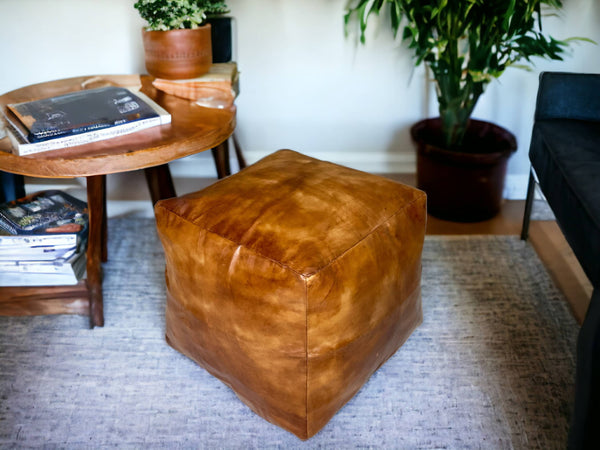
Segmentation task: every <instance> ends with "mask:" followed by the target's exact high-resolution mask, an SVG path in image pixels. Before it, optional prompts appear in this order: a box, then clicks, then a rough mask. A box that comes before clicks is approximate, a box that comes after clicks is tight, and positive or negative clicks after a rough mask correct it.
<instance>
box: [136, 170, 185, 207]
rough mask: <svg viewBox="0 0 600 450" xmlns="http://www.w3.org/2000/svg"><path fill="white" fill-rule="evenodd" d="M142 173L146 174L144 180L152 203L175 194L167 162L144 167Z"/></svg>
mask: <svg viewBox="0 0 600 450" xmlns="http://www.w3.org/2000/svg"><path fill="white" fill-rule="evenodd" d="M144 173H145V174H146V182H147V183H148V189H149V190H150V197H151V198H152V204H153V205H154V204H155V203H156V202H157V201H159V200H162V199H164V198H171V197H175V196H176V195H177V194H176V193H175V185H174V184H173V178H172V177H171V171H170V170H169V165H168V164H163V165H162V166H155V167H148V168H146V169H144Z"/></svg>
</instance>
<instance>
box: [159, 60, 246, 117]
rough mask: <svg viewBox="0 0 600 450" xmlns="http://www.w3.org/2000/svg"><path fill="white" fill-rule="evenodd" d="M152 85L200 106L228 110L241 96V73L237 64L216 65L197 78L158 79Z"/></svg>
mask: <svg viewBox="0 0 600 450" xmlns="http://www.w3.org/2000/svg"><path fill="white" fill-rule="evenodd" d="M152 85H153V86H154V87H155V88H156V89H158V90H161V91H163V92H166V93H167V94H170V95H175V96H177V97H181V98H185V99H188V100H193V101H195V102H196V103H197V104H199V105H200V106H205V107H209V108H228V107H230V106H231V105H233V102H234V100H235V98H236V97H237V96H238V95H239V92H240V85H239V72H238V69H237V64H236V63H235V62H228V63H215V64H213V65H212V66H211V67H210V70H209V71H208V73H206V74H204V75H201V76H199V77H197V78H191V79H184V80H166V79H162V78H156V79H155V80H154V81H153V82H152Z"/></svg>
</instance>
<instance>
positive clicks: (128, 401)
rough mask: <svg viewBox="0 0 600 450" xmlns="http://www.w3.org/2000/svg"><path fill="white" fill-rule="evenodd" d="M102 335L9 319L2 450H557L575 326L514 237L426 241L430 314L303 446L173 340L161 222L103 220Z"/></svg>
mask: <svg viewBox="0 0 600 450" xmlns="http://www.w3.org/2000/svg"><path fill="white" fill-rule="evenodd" d="M104 277H105V278H104V296H105V318H106V326H105V327H104V328H97V329H94V330H89V329H88V328H87V324H88V319H87V317H79V316H45V317H0V361H1V365H0V446H10V447H31V446H46V447H61V448H65V447H67V448H81V447H104V446H111V447H113V446H114V447H119V448H140V447H150V448H161V447H162V448H190V447H192V448H286V449H287V448H314V447H319V448H322V447H325V448H349V447H377V448H543V449H551V448H564V447H565V443H566V436H567V430H568V422H569V414H570V407H571V397H572V391H573V379H574V367H575V355H574V349H575V341H576V333H577V331H578V327H577V325H576V323H575V320H574V319H573V318H572V317H571V314H570V312H569V309H568V306H567V305H566V303H565V301H564V300H563V297H562V295H561V294H560V292H559V291H558V290H557V288H556V287H555V286H554V285H553V284H552V281H551V280H550V277H549V275H548V273H547V272H546V270H545V269H544V267H543V266H542V264H541V262H540V261H539V259H538V257H537V255H536V254H535V252H534V250H533V249H532V248H531V246H530V245H529V244H527V243H524V242H522V241H519V240H518V238H517V237H505V236H485V237H428V238H427V240H426V244H425V249H424V253H423V278H422V286H423V289H422V295H423V309H424V315H425V319H424V322H423V324H422V325H421V326H420V327H419V328H418V329H417V330H416V332H415V333H414V334H413V335H412V336H411V337H410V338H409V340H408V341H407V343H406V344H405V345H404V346H403V347H402V348H401V349H400V350H399V351H398V352H397V353H396V354H395V355H394V356H393V357H392V358H391V359H390V360H389V361H388V362H387V363H386V364H385V365H384V366H383V367H382V368H381V369H380V370H379V371H378V372H376V373H375V374H374V375H373V376H372V377H371V379H370V380H369V382H368V383H367V384H366V385H365V386H364V387H363V388H362V389H361V391H360V392H359V393H358V394H357V395H356V396H355V397H354V398H353V399H352V400H351V401H350V402H349V403H348V404H347V405H346V406H345V407H344V408H342V410H341V411H339V412H338V414H337V415H336V416H335V417H334V418H333V419H332V420H331V421H330V422H329V424H328V425H327V426H326V427H325V428H324V429H323V430H322V431H321V432H319V433H318V434H317V435H316V436H315V437H313V438H312V439H310V440H309V441H307V442H302V441H300V440H298V439H297V438H296V437H295V436H293V435H291V434H289V433H287V432H286V431H283V430H281V429H280V428H278V427H275V426H273V425H271V424H269V423H268V422H265V421H264V420H263V419H261V418H260V417H258V416H257V415H255V414H254V413H252V412H251V411H250V410H249V409H248V408H247V407H246V406H245V405H243V404H242V403H241V402H240V401H239V400H238V399H237V397H236V396H235V395H234V394H233V392H232V391H231V390H230V389H229V388H227V387H226V386H225V385H223V384H222V383H221V382H220V381H218V380H216V379H215V378H213V377H212V376H210V375H208V374H207V373H206V372H205V371H204V370H203V369H201V368H199V367H198V366H196V365H195V364H194V363H193V362H192V361H191V360H189V359H187V358H185V357H184V356H182V355H180V354H179V353H177V352H176V351H174V350H173V349H171V348H170V347H169V346H168V345H167V344H166V343H165V340H164V318H163V314H164V304H165V287H164V259H163V253H162V249H161V247H160V243H159V242H158V240H157V237H156V232H155V228H154V221H153V220H152V219H113V220H111V221H109V262H108V263H107V264H105V266H104Z"/></svg>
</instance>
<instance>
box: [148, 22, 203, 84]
mask: <svg viewBox="0 0 600 450" xmlns="http://www.w3.org/2000/svg"><path fill="white" fill-rule="evenodd" d="M142 38H143V41H144V52H145V57H146V69H147V70H148V73H149V74H150V75H152V76H154V77H156V78H166V79H168V80H181V79H186V78H196V77H199V76H200V75H204V74H205V73H206V72H208V71H209V69H210V66H211V64H212V43H211V26H210V24H206V25H203V26H201V27H199V28H194V29H192V30H188V29H185V30H183V29H182V30H169V31H146V30H142Z"/></svg>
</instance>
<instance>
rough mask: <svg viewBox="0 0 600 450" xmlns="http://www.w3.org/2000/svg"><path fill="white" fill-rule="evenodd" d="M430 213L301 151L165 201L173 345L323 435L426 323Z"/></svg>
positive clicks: (400, 189)
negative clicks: (423, 288) (424, 264)
mask: <svg viewBox="0 0 600 450" xmlns="http://www.w3.org/2000/svg"><path fill="white" fill-rule="evenodd" d="M425 203H426V197H425V194H424V193H423V192H421V191H419V190H417V189H414V188H411V187H408V186H404V185H402V184H400V183H396V182H393V181H390V180H387V179H385V178H382V177H379V176H375V175H371V174H367V173H364V172H359V171H356V170H352V169H348V168H345V167H342V166H338V165H335V164H331V163H327V162H323V161H319V160H316V159H313V158H310V157H307V156H304V155H301V154H299V153H296V152H293V151H289V150H282V151H279V152H276V153H274V154H272V155H270V156H268V157H266V158H264V159H263V160H261V161H259V162H257V163H256V164H254V165H252V166H250V167H248V168H246V169H244V170H242V171H241V172H239V173H238V174H235V175H232V176H230V177H228V178H225V179H223V180H221V181H219V182H217V183H215V184H214V185H212V186H209V187H208V188H205V189H203V190H202V191H199V192H197V193H193V194H189V195H185V196H182V197H179V198H173V199H167V200H162V201H160V202H158V203H157V204H156V208H155V212H156V221H157V228H158V233H159V237H160V239H161V242H162V244H163V247H164V249H165V260H166V266H167V267H166V279H167V308H166V337H167V340H168V342H169V344H171V345H172V346H173V347H174V348H176V349H177V350H179V351H180V352H181V353H183V354H185V355H187V356H189V357H190V358H192V359H193V360H194V361H196V362H197V363H198V364H199V365H200V366H202V367H203V368H205V369H206V370H207V371H208V372H210V373H211V374H213V375H214V376H216V377H217V378H219V379H220V380H222V381H223V382H224V383H225V384H227V385H228V386H230V387H231V388H232V389H233V391H234V392H235V393H236V394H237V395H238V397H239V398H240V399H241V400H242V401H243V402H244V403H246V404H247V405H248V406H249V407H250V408H251V409H252V410H253V411H255V412H256V413H257V414H259V415H260V416H262V417H263V418H265V419H267V420H269V421H270V422H272V423H274V424H276V425H278V426H280V427H282V428H284V429H286V430H288V431H290V432H292V433H294V434H296V435H297V436H298V437H300V438H301V439H307V438H309V437H311V436H313V435H314V434H315V433H317V432H318V431H319V430H320V429H321V428H322V427H323V426H325V425H326V424H327V422H328V421H329V420H330V419H331V417H333V416H334V415H335V413H336V412H337V411H338V410H339V409H340V408H341V407H342V406H343V405H344V404H345V403H346V402H348V400H350V399H351V398H352V396H353V395H354V394H356V392H357V391H358V390H359V389H360V387H361V386H362V385H363V384H364V383H365V382H366V381H367V380H368V378H369V377H370V376H371V374H372V373H373V372H374V371H375V370H377V368H378V367H380V366H381V365H382V364H383V363H384V362H385V361H386V360H387V359H388V358H389V357H391V356H392V355H393V354H394V352H395V351H396V350H397V349H398V348H399V347H400V346H401V345H402V343H404V341H405V340H406V339H407V338H408V337H409V335H410V333H411V332H412V331H413V330H414V329H415V327H416V326H417V325H418V324H419V323H421V321H422V314H423V313H422V309H421V302H420V276H421V251H422V248H423V241H424V235H425V222H426V211H425ZM190 382H193V380H190Z"/></svg>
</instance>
